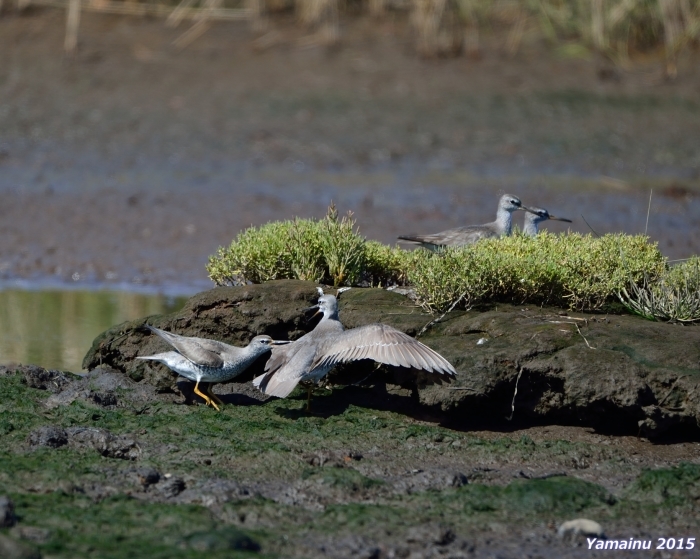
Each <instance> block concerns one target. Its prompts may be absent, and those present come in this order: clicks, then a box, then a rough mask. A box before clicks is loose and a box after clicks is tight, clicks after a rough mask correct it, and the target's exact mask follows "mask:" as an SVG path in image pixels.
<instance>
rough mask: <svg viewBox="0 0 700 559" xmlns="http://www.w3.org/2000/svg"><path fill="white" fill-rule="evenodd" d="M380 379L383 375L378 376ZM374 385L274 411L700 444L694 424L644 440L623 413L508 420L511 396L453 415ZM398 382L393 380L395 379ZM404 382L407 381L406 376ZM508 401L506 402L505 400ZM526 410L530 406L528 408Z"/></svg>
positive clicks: (522, 412)
mask: <svg viewBox="0 0 700 559" xmlns="http://www.w3.org/2000/svg"><path fill="white" fill-rule="evenodd" d="M378 376H380V375H378ZM374 379H375V381H377V380H379V382H374V383H372V384H359V385H346V386H342V387H341V386H338V387H335V388H333V390H331V391H328V390H326V389H323V388H318V389H316V390H315V392H314V395H313V396H312V398H311V412H307V411H306V393H305V392H304V393H300V394H298V395H297V396H293V397H292V399H294V400H297V401H299V403H300V407H299V408H298V409H294V410H290V409H286V408H281V407H278V408H277V409H276V410H275V412H276V413H277V414H278V415H280V416H281V417H285V418H287V419H293V420H296V419H299V418H303V417H310V416H314V417H322V418H329V417H333V416H338V415H342V414H343V413H345V411H346V410H347V409H348V408H349V407H350V406H356V407H360V408H364V409H368V410H370V409H372V410H381V411H390V412H395V413H399V414H403V415H406V416H408V417H411V418H412V419H415V420H417V421H425V422H431V423H435V424H436V425H439V426H441V427H445V428H447V429H451V430H453V431H459V432H465V433H468V432H471V431H492V432H494V433H503V434H509V433H517V432H518V431H521V430H523V429H528V428H531V427H542V426H547V425H562V426H572V427H589V428H590V429H591V430H592V431H593V432H595V433H597V434H600V435H606V436H637V437H639V438H647V439H648V440H650V441H651V442H652V443H654V444H660V445H663V444H676V443H682V442H700V428H698V426H695V425H690V424H680V425H674V426H670V427H669V428H668V430H666V431H664V432H663V433H661V434H659V435H658V436H654V437H649V436H645V435H644V433H643V432H641V431H640V427H639V426H638V425H637V422H636V420H635V418H634V417H631V416H630V415H622V414H621V413H620V412H619V410H618V411H617V413H612V412H611V410H605V409H600V410H585V411H583V412H582V413H581V414H580V415H578V414H577V413H576V412H575V411H573V410H572V411H571V412H570V413H568V414H560V416H559V417H556V418H552V417H549V416H548V417H542V416H537V415H535V414H533V413H532V412H531V411H530V410H528V409H518V403H517V401H516V407H515V412H514V413H513V415H512V418H511V419H510V420H509V419H508V415H507V414H506V413H505V412H506V411H510V405H509V404H510V401H511V398H512V393H511V394H510V395H509V397H508V398H506V399H507V400H508V402H507V404H508V405H506V404H504V406H503V409H502V410H494V409H493V407H492V406H491V407H490V408H489V407H488V406H474V407H471V408H469V409H466V408H462V407H459V408H456V409H455V410H453V411H452V412H451V413H445V412H443V411H441V410H440V409H438V408H437V407H433V406H426V405H421V404H420V402H419V401H418V391H417V390H416V388H415V384H414V386H413V387H409V386H407V384H404V385H403V387H401V386H396V385H393V384H388V383H386V382H381V380H380V379H378V378H376V377H375V378H374ZM392 380H393V379H392ZM404 380H406V379H405V378H404ZM506 399H504V403H505V402H506ZM524 408H526V406H524Z"/></svg>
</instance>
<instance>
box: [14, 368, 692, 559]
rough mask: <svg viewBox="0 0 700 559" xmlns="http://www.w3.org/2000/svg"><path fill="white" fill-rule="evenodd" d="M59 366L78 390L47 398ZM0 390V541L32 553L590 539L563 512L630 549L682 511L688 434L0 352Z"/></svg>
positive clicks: (560, 552)
mask: <svg viewBox="0 0 700 559" xmlns="http://www.w3.org/2000/svg"><path fill="white" fill-rule="evenodd" d="M37 379H38V380H37ZM75 383H79V384H80V385H81V386H83V395H82V396H81V397H80V398H78V399H76V400H74V401H73V402H72V403H71V404H70V405H61V404H58V405H57V402H58V400H60V397H61V394H63V393H64V392H65V391H70V390H71V389H72V388H71V387H72V386H74V385H75ZM0 390H2V397H3V399H2V402H3V403H2V412H1V414H0V416H1V418H2V423H0V426H1V427H2V429H3V433H4V435H3V436H2V438H1V439H0V444H1V445H2V448H1V449H0V455H1V456H2V468H0V492H2V493H3V494H5V495H9V497H10V499H11V501H12V504H13V506H14V513H15V514H14V516H15V517H16V520H13V521H11V522H9V523H8V527H7V528H5V529H3V530H1V531H0V545H4V544H7V545H17V546H22V547H23V549H24V550H25V551H26V552H27V553H29V552H31V551H32V550H34V553H36V552H37V550H39V551H40V552H41V553H43V554H44V557H56V558H59V557H61V558H63V557H65V558H68V557H115V558H116V557H204V556H207V557H233V556H236V557H238V556H241V557H243V556H248V555H253V554H255V555H257V554H261V555H262V556H265V557H310V558H316V557H318V558H346V557H347V558H351V557H352V558H358V557H365V558H371V557H374V558H390V557H412V558H424V557H426V558H427V557H435V558H437V557H452V558H473V557H484V558H486V557H504V558H516V557H604V556H609V555H610V553H611V552H610V551H598V552H596V551H590V550H588V546H587V544H586V540H585V539H584V538H581V537H578V538H567V537H564V538H561V537H559V535H558V534H557V528H558V527H559V526H560V525H561V523H562V522H564V521H567V520H572V519H576V518H580V517H584V518H589V519H592V520H594V521H597V522H599V523H600V524H601V526H602V527H603V529H604V531H605V534H606V536H607V537H608V538H609V539H610V540H625V541H629V540H630V538H634V539H640V540H644V541H652V542H653V545H652V549H651V550H650V551H642V552H627V553H629V554H630V555H631V556H638V557H686V556H692V553H693V552H692V551H690V550H689V551H677V550H676V551H673V552H668V551H661V550H656V549H655V548H656V547H657V546H658V544H659V540H658V538H659V537H664V538H667V537H674V538H676V539H678V538H684V539H685V541H686V542H687V538H689V537H696V533H697V527H698V525H699V522H698V521H699V520H700V510H699V509H698V499H699V494H698V487H699V484H700V481H699V480H700V465H698V460H697V457H698V451H699V449H698V444H697V443H696V442H676V443H666V444H652V443H650V442H649V441H647V440H644V439H640V438H637V437H634V436H609V435H604V434H599V433H596V432H593V431H592V430H590V429H582V428H575V427H566V426H555V425H554V426H547V427H531V428H517V429H512V428H510V427H508V425H507V423H506V422H502V423H503V424H502V426H501V428H500V429H494V428H493V426H491V427H490V428H488V429H487V430H475V429H473V430H469V431H460V430H455V429H448V428H445V427H441V426H440V425H439V424H437V423H435V421H434V418H430V417H426V418H423V419H421V418H411V417H408V416H406V415H403V414H400V413H396V412H392V411H388V410H380V409H373V408H372V407H371V406H369V407H367V406H366V405H365V404H363V398H362V393H361V391H360V392H355V393H353V394H351V395H350V396H349V401H348V402H347V403H346V406H344V407H343V408H342V409H341V410H338V409H337V408H335V406H336V405H337V403H338V399H337V395H334V398H333V399H334V402H335V405H334V404H333V403H331V405H330V406H329V403H327V402H325V401H326V400H327V398H328V396H326V395H323V394H321V395H319V396H317V398H316V400H315V406H316V410H317V412H316V414H308V413H306V412H304V405H305V401H304V400H305V396H304V395H303V394H301V393H299V395H297V396H295V397H292V398H289V399H287V400H265V399H264V398H261V397H260V396H259V395H258V394H256V391H255V390H251V389H250V388H249V385H245V384H238V385H230V388H228V389H227V390H223V391H219V392H220V393H222V398H223V399H224V401H225V402H227V404H228V405H226V406H225V407H224V408H223V410H222V411H221V412H220V413H217V412H215V411H213V410H212V409H210V408H207V407H205V406H203V405H184V404H183V400H182V397H181V396H180V395H176V394H170V393H163V394H158V393H156V392H155V390H154V388H153V387H151V386H149V385H144V384H141V385H139V384H135V383H133V381H129V380H128V379H127V378H126V377H125V376H123V375H121V374H120V373H117V372H115V371H110V370H107V369H101V370H97V371H95V372H93V373H91V375H90V377H89V378H88V379H80V380H73V379H71V378H70V377H65V375H62V374H61V373H49V374H46V372H45V371H44V372H41V370H40V371H37V370H31V369H27V368H25V369H20V370H19V371H18V372H16V373H15V372H14V371H7V372H6V373H4V376H1V377H0ZM51 392H53V394H51ZM224 392H228V394H223V393H224ZM108 394H111V397H106V395H108ZM346 394H347V393H346ZM346 397H347V396H346ZM341 398H342V395H341ZM332 408H335V409H332ZM3 542H4V543H3ZM8 542H9V543H8ZM17 542H19V543H17ZM684 545H685V544H684ZM235 551H237V552H238V553H239V554H240V555H239V554H237V553H234V552H235ZM613 553H614V552H613ZM14 556H18V557H19V556H23V557H28V556H30V555H14Z"/></svg>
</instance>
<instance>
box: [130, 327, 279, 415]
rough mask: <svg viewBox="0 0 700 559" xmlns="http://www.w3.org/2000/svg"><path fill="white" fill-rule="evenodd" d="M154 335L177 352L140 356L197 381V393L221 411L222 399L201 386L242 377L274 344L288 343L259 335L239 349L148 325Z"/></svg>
mask: <svg viewBox="0 0 700 559" xmlns="http://www.w3.org/2000/svg"><path fill="white" fill-rule="evenodd" d="M146 326H147V327H148V329H149V330H150V331H151V332H153V333H154V334H158V336H160V337H161V338H163V339H164V340H165V341H166V342H168V343H169V344H170V345H171V346H172V347H173V348H174V349H175V351H166V352H164V353H157V354H155V355H147V356H142V357H137V358H136V359H144V360H151V361H159V362H160V363H163V364H165V365H167V366H168V367H169V368H170V369H172V370H173V371H175V372H176V373H178V374H179V375H181V376H183V377H185V378H187V379H189V380H191V381H194V382H195V383H196V384H195V387H194V392H195V394H197V395H198V396H201V397H202V398H204V401H205V402H206V403H207V405H211V406H214V407H215V408H216V409H217V410H218V409H219V407H218V406H217V403H218V404H222V402H221V400H219V398H217V397H216V396H215V395H214V394H213V393H212V392H211V386H208V387H207V389H205V392H200V390H199V383H200V382H207V383H216V382H225V381H227V380H231V379H232V378H234V377H236V376H238V375H240V374H241V373H242V372H243V371H245V370H246V369H247V368H248V367H249V366H250V365H251V364H252V363H253V361H255V360H256V359H257V358H258V357H260V356H261V355H263V354H265V353H267V352H268V351H270V350H271V349H272V346H273V345H278V344H288V343H289V342H283V341H276V340H273V339H272V338H271V337H270V336H255V337H254V338H253V339H252V340H251V341H250V343H249V344H248V345H247V346H246V347H236V346H232V345H229V344H226V343H224V342H218V341H216V340H208V339H206V338H194V337H188V336H180V335H178V334H173V333H171V332H166V331H165V330H161V329H160V328H156V327H155V326H151V325H149V324H146Z"/></svg>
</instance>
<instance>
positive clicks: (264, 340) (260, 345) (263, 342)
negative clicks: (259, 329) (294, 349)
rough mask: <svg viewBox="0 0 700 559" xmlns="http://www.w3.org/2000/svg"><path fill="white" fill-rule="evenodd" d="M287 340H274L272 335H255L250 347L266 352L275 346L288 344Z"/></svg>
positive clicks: (256, 350)
mask: <svg viewBox="0 0 700 559" xmlns="http://www.w3.org/2000/svg"><path fill="white" fill-rule="evenodd" d="M288 343H289V342H288V341H285V340H273V339H272V338H271V337H270V336H255V337H254V338H253V339H252V340H250V343H249V344H248V347H251V348H252V349H253V350H254V351H255V352H256V353H265V352H266V351H270V350H271V349H272V347H273V346H276V345H284V344H288Z"/></svg>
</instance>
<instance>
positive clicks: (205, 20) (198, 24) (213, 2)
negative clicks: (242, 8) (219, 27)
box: [173, 0, 223, 50]
mask: <svg viewBox="0 0 700 559" xmlns="http://www.w3.org/2000/svg"><path fill="white" fill-rule="evenodd" d="M222 3H223V0H205V2H204V5H203V6H202V10H201V11H200V12H199V13H198V14H197V16H198V17H197V18H195V23H194V25H192V27H190V28H189V29H188V30H187V31H185V32H184V33H183V34H182V35H180V36H179V37H178V38H177V39H175V40H174V41H173V46H174V47H175V48H177V49H178V50H182V49H184V48H185V47H187V46H188V45H189V44H191V43H192V42H193V41H195V40H196V39H197V38H199V37H201V36H202V35H203V34H204V33H205V32H206V31H207V30H208V29H209V27H210V24H209V21H210V18H211V16H212V14H213V12H214V10H216V9H219V8H221V4H222Z"/></svg>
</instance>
